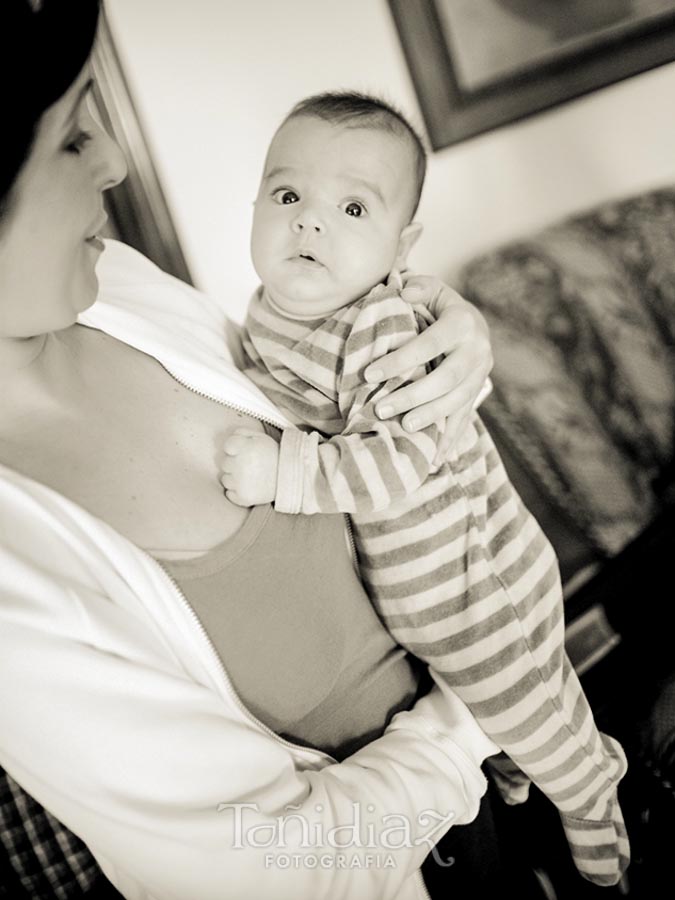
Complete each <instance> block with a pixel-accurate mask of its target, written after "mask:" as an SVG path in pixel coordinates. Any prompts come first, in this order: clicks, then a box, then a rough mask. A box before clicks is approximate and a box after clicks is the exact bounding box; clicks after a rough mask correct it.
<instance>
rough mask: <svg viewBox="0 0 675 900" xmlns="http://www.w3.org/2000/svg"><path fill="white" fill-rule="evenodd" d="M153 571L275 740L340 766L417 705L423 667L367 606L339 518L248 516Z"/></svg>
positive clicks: (257, 512) (258, 511)
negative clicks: (162, 573)
mask: <svg viewBox="0 0 675 900" xmlns="http://www.w3.org/2000/svg"><path fill="white" fill-rule="evenodd" d="M159 562H160V563H161V564H162V566H163V567H164V568H165V570H166V571H167V572H168V573H169V574H170V575H171V576H172V578H173V579H174V581H176V582H177V584H178V586H179V587H180V588H181V590H182V591H183V593H184V594H185V597H186V599H187V600H188V602H189V603H190V605H191V606H192V608H193V609H194V611H195V613H196V614H197V616H198V617H199V619H200V620H201V623H202V625H203V626H204V628H205V629H206V632H207V633H208V635H209V637H210V638H211V641H212V642H213V645H214V647H215V648H216V651H217V652H218V654H219V656H220V658H221V660H222V661H223V664H224V666H225V668H226V671H227V673H228V675H229V677H230V679H231V681H232V683H233V685H234V687H235V689H236V691H237V693H238V694H239V696H240V698H241V699H242V700H243V702H244V703H245V704H246V706H247V707H248V709H249V710H250V711H251V712H252V713H254V715H255V716H256V717H257V718H259V719H260V720H261V721H262V722H263V723H265V724H266V725H267V726H268V727H270V728H271V729H273V730H274V731H275V732H277V733H278V734H280V735H281V736H283V737H285V738H288V739H289V740H292V741H294V742H296V743H300V744H303V745H305V746H311V747H316V748H318V749H321V750H324V751H325V752H327V753H330V754H331V755H332V756H334V757H335V758H337V759H344V757H346V756H348V755H349V754H351V753H353V752H355V751H356V750H357V749H358V748H359V747H361V746H363V745H364V744H366V743H368V742H369V741H371V740H373V739H374V738H376V737H379V735H380V734H381V733H382V731H383V730H384V728H385V727H386V725H387V724H388V723H389V720H390V719H391V717H392V716H393V715H394V713H396V712H398V711H399V710H401V709H408V708H409V707H410V706H411V705H412V704H413V702H414V700H415V698H416V696H417V693H418V689H419V685H420V680H421V677H422V670H421V664H420V663H419V662H418V661H417V660H416V659H414V658H413V657H412V656H411V655H409V654H408V653H406V651H405V650H403V649H402V648H401V647H399V646H398V645H397V644H396V643H395V642H394V640H393V639H392V637H391V636H390V635H389V633H388V632H387V631H386V630H385V628H384V626H383V625H382V623H381V622H380V620H379V618H378V616H377V614H376V613H375V611H374V609H373V607H372V606H371V604H370V601H369V599H368V597H367V595H366V593H365V591H364V588H363V586H362V584H361V582H360V581H359V578H358V576H357V574H356V572H355V571H354V567H353V565H352V561H351V557H350V554H349V550H348V546H347V542H346V539H345V527H344V518H343V517H342V516H341V515H334V516H326V515H318V516H292V515H286V514H283V513H277V512H276V511H275V510H274V509H273V508H272V507H270V506H259V507H254V508H253V509H252V510H251V512H250V513H249V515H248V517H247V519H246V520H245V522H244V525H243V527H242V528H241V529H240V530H239V531H238V532H237V533H236V534H235V535H233V536H232V537H230V538H229V539H228V540H226V541H224V542H223V543H222V544H220V545H218V546H217V547H215V548H213V549H212V550H210V551H208V552H207V553H206V554H203V555H201V556H199V557H196V558H192V559H187V560H184V559H183V560H163V559H160V560H159Z"/></svg>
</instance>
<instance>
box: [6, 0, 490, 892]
mask: <svg viewBox="0 0 675 900" xmlns="http://www.w3.org/2000/svg"><path fill="white" fill-rule="evenodd" d="M96 13H97V9H96V3H95V2H94V0H77V2H75V0H73V2H71V3H68V4H63V3H59V2H58V0H43V2H28V0H5V2H4V3H3V4H2V12H1V13H0V18H1V19H2V20H3V21H2V22H1V23H0V33H2V34H3V35H4V36H8V38H9V41H10V42H11V44H12V46H13V50H14V53H13V54H12V59H22V60H23V61H24V62H26V74H25V76H23V78H22V79H21V80H20V81H21V84H22V90H21V91H20V92H18V93H19V94H20V96H17V97H14V98H9V100H8V102H7V107H6V109H5V112H4V116H5V122H4V129H3V130H4V133H5V135H6V136H7V137H6V138H5V141H6V146H7V148H8V149H7V152H6V153H5V154H4V155H3V162H2V172H1V173H0V196H1V198H2V200H1V203H2V206H1V212H0V368H1V369H2V384H3V390H2V395H1V397H0V463H1V465H0V570H1V571H2V572H3V587H2V604H1V607H0V616H1V617H2V622H1V624H0V641H1V642H2V646H1V647H0V673H1V674H0V678H1V679H2V684H3V685H5V686H6V687H7V686H11V691H9V690H7V689H5V691H3V702H2V704H1V705H0V763H1V764H2V765H3V766H4V768H5V769H6V770H7V772H8V773H9V774H10V775H11V776H12V778H13V779H15V780H16V782H18V783H19V784H20V785H21V786H22V787H23V788H24V789H25V791H26V792H27V793H28V794H29V795H31V796H33V797H34V798H36V800H37V801H38V802H39V803H41V804H43V805H44V807H45V808H46V809H48V810H49V811H50V812H51V813H52V814H53V815H54V816H56V817H57V818H58V819H59V820H60V821H61V822H63V823H64V824H65V826H67V827H68V828H69V829H72V831H73V832H74V833H75V834H77V835H79V836H80V837H81V838H82V839H83V840H84V841H85V842H86V844H87V845H88V847H89V848H90V849H91V851H92V853H93V854H94V856H95V857H96V859H97V860H98V862H99V863H100V865H101V866H102V868H103V870H104V871H105V872H106V874H107V875H108V877H109V878H110V880H111V881H112V882H113V883H114V884H115V885H116V887H117V888H118V889H119V891H120V892H121V893H122V894H123V895H124V896H125V897H130V898H131V897H133V898H136V897H138V898H140V897H156V898H169V897H171V898H173V897H175V898H199V900H208V898H211V897H213V898H216V897H218V898H225V897H233V898H244V897H256V898H264V897H275V898H283V897H293V898H301V897H308V898H310V897H311V898H314V897H317V896H321V897H338V896H349V897H351V898H360V897H363V898H373V897H378V898H379V897H392V898H393V897H400V898H404V897H405V898H407V897H413V896H421V895H422V894H421V893H420V891H421V890H422V883H421V879H420V876H419V871H418V870H419V866H420V865H421V863H422V861H423V860H424V858H425V856H426V854H427V852H428V850H429V847H430V846H431V845H432V844H433V843H434V842H435V840H436V839H437V838H438V837H439V836H440V835H441V834H442V833H443V832H444V831H447V829H448V827H449V826H450V824H456V823H462V822H467V821H470V820H471V819H472V818H473V817H474V816H475V815H476V812H477V809H478V804H479V799H480V797H481V795H482V794H483V792H484V790H485V780H484V778H483V776H482V773H481V771H480V768H479V767H480V764H481V763H482V761H483V759H484V758H485V756H486V755H488V754H490V753H492V752H494V749H495V748H494V745H492V744H491V743H490V742H489V741H488V740H487V739H486V738H485V737H484V735H483V734H482V732H480V731H479V730H478V729H477V727H476V726H475V723H474V722H473V720H472V718H471V717H470V716H469V715H468V713H467V712H466V710H465V709H464V707H463V706H462V705H461V704H460V703H459V702H458V701H457V700H456V699H455V698H453V697H452V696H451V695H449V694H448V695H447V696H445V697H442V696H441V693H440V691H439V689H438V688H437V687H434V688H433V689H432V690H431V691H430V692H429V693H428V694H426V695H425V696H422V697H421V699H417V698H418V696H419V694H420V693H421V692H422V691H421V673H420V672H419V670H418V669H417V668H416V667H415V665H414V663H413V661H411V660H410V659H409V658H408V657H407V656H406V655H405V654H404V653H403V651H401V650H400V649H399V648H396V647H395V646H394V645H392V644H391V643H389V639H388V638H387V636H386V634H385V632H384V630H383V629H382V628H381V626H380V625H379V622H378V621H377V620H376V619H375V617H374V616H373V614H372V611H371V610H370V607H369V605H368V603H367V601H366V599H365V595H364V594H363V592H362V589H361V588H360V584H359V582H358V580H357V578H356V576H355V574H354V570H353V565H352V561H351V558H350V554H349V549H348V547H347V545H346V542H345V539H344V538H345V532H344V524H343V520H342V519H341V517H315V518H312V519H309V518H307V519H302V518H301V519H300V520H298V519H297V518H292V521H291V522H289V521H288V519H289V517H285V516H281V515H277V514H275V513H274V512H273V511H272V510H269V509H263V510H262V516H258V517H255V516H254V514H253V513H252V514H250V515H249V514H248V513H247V511H245V510H243V509H240V508H238V507H236V506H233V505H232V504H230V503H228V502H227V500H226V499H225V498H224V496H223V490H222V487H221V486H220V484H219V483H218V477H217V476H218V471H219V467H218V460H217V454H216V450H215V448H217V447H219V446H221V445H222V440H223V438H224V436H225V435H226V434H227V433H228V431H229V430H231V429H232V428H234V427H236V426H238V425H241V424H242V423H246V424H248V425H249V426H256V424H257V425H258V426H259V427H263V425H261V424H260V421H259V420H263V423H264V427H267V428H268V429H272V428H273V427H274V426H282V425H283V424H284V423H283V421H282V420H281V418H280V417H279V415H278V413H277V412H276V410H274V409H273V408H272V407H271V406H270V405H269V403H267V401H266V400H265V399H264V398H263V397H262V396H260V395H258V394H257V393H256V392H255V391H254V390H253V389H252V387H251V386H250V384H248V383H247V382H246V380H245V379H244V378H243V377H242V376H240V375H239V374H238V373H237V371H236V369H235V368H234V366H233V365H232V363H231V361H230V359H229V357H228V355H227V351H226V350H225V343H224V335H225V330H226V322H225V320H224V318H223V315H222V313H221V311H220V310H219V309H218V308H217V307H216V306H215V304H212V303H210V302H209V300H208V299H207V298H206V297H204V296H202V295H200V294H198V292H196V291H194V290H193V289H191V288H188V287H187V286H186V285H183V284H182V283H180V282H177V281H176V280H175V279H172V278H170V277H169V276H166V275H164V274H163V273H161V272H159V271H158V270H157V269H156V268H155V267H154V266H153V265H152V264H150V263H149V262H148V261H147V260H146V259H144V258H143V257H141V256H140V255H139V254H137V253H135V251H132V250H130V248H127V247H124V246H123V245H120V244H116V243H114V242H113V243H112V244H111V245H110V246H109V247H108V248H107V249H106V250H105V252H104V253H103V254H102V250H103V244H102V242H101V241H100V239H99V238H98V237H97V232H98V231H99V230H100V229H101V227H102V225H103V223H104V221H105V214H104V212H103V203H102V200H103V193H104V191H105V190H107V189H108V188H110V187H112V186H113V185H115V184H116V183H118V182H119V181H120V180H121V179H122V178H123V177H124V175H125V166H124V161H123V159H122V157H121V154H120V151H119V149H118V148H117V147H116V146H115V144H114V143H113V142H112V141H111V139H110V138H109V137H108V136H107V135H106V134H105V133H104V132H103V131H102V130H101V129H100V127H99V125H98V124H97V122H96V121H95V120H94V118H93V117H92V115H91V112H90V111H89V108H88V106H87V94H88V90H89V86H90V72H89V68H88V64H87V58H88V55H89V51H90V48H91V42H92V39H93V35H94V31H95V24H96ZM3 56H4V57H5V61H4V62H3V65H5V66H6V65H8V63H7V61H6V55H3ZM34 60H40V64H39V66H36V65H35V64H34V62H33V61H34ZM12 74H13V75H14V76H15V77H16V73H14V72H12ZM8 77H9V73H7V72H5V83H6V84H7V83H8V82H7V78H8ZM97 264H98V278H99V279H100V282H101V292H100V298H99V300H98V302H97V303H96V304H95V305H94V306H93V307H92V304H94V300H95V299H96V296H97V289H98V284H97V274H96V271H95V269H96V266H97ZM421 283H423V284H426V282H421ZM434 287H435V286H434V285H432V289H433V288H434ZM436 293H437V294H439V296H438V297H436V301H435V302H436V303H437V307H438V309H439V310H443V309H445V310H446V311H445V312H444V313H443V315H442V316H441V320H440V321H439V322H438V323H437V325H436V326H434V327H433V328H431V329H429V331H428V332H427V333H426V334H425V335H424V336H422V337H420V338H418V339H417V340H416V341H414V342H412V343H411V344H410V345H409V346H408V347H407V348H404V350H403V351H399V353H398V354H396V355H392V356H391V357H389V358H388V359H387V361H386V362H384V363H383V368H385V367H386V368H387V369H388V370H389V372H388V373H387V374H390V373H391V372H393V371H395V370H405V369H407V368H409V367H410V360H411V359H412V360H413V361H414V362H416V363H419V362H420V361H422V360H424V359H427V358H433V357H434V356H436V355H437V354H438V344H439V342H442V341H445V343H446V344H450V340H449V339H448V334H453V333H455V332H456V331H457V329H458V328H459V329H462V328H463V329H464V333H465V334H466V337H465V338H464V341H463V343H462V342H460V346H459V348H458V349H457V350H456V352H455V353H453V355H452V358H451V359H450V360H448V361H447V362H446V363H445V364H444V365H443V366H441V367H440V368H438V369H437V370H436V372H435V374H434V375H433V376H431V377H427V378H426V379H424V380H423V381H421V382H420V383H419V384H417V385H415V386H411V387H409V388H408V389H406V390H402V391H400V392H399V394H398V395H397V396H396V402H395V404H394V401H392V403H393V404H394V405H395V406H396V407H397V408H398V409H399V410H400V409H406V408H410V407H412V406H417V407H418V408H417V409H416V410H415V412H414V413H413V414H414V415H415V417H416V418H417V419H418V420H419V421H418V425H419V426H421V425H423V424H425V422H426V421H428V420H430V419H436V418H438V416H439V415H441V414H445V413H447V412H448V411H451V412H453V411H454V412H455V413H456V414H457V416H459V417H461V416H462V415H463V414H464V413H465V411H466V408H467V407H469V408H470V406H471V404H472V402H473V398H474V396H475V394H477V393H478V388H479V387H480V385H481V384H482V382H483V380H484V377H485V370H486V365H485V361H484V360H482V361H481V362H479V363H478V364H475V363H472V361H475V359H476V358H477V357H478V356H483V357H485V356H489V352H488V351H487V350H486V340H485V337H484V333H483V328H482V324H481V323H480V321H479V320H478V319H477V317H476V315H475V314H473V313H472V314H467V310H466V307H465V306H464V305H462V304H461V302H460V301H457V300H454V299H453V298H452V297H451V295H450V292H449V290H448V289H443V290H441V291H438V290H437V291H436ZM430 299H431V298H430ZM476 345H477V349H475V350H471V349H470V348H471V346H474V347H475V346H476ZM467 361H468V362H469V363H472V366H471V368H472V369H473V372H472V375H471V376H470V377H467V378H465V379H464V384H463V385H462V386H461V387H460V388H459V389H458V390H456V391H455V392H454V393H453V394H451V395H450V396H449V397H444V396H440V399H438V395H439V393H440V394H442V392H443V391H446V390H447V389H448V388H449V387H450V386H452V384H453V382H454V380H455V378H454V376H453V371H454V369H455V368H457V367H458V368H459V369H463V368H467V365H468V363H467ZM434 397H436V398H437V399H436V400H434V402H433V403H430V404H429V403H425V402H424V401H429V400H430V399H432V398H434ZM420 404H421V405H420ZM214 554H215V555H216V556H217V557H218V565H217V566H214V565H212V563H213V559H214ZM195 561H196V562H195ZM204 561H206V563H207V568H208V567H209V566H210V567H211V569H210V570H209V571H208V572H206V573H204V571H202V570H201V569H200V568H199V567H200V566H202V564H203V563H204ZM327 567H328V571H326V568H327ZM193 570H199V571H198V572H197V577H195V578H193V576H194V575H195V571H193ZM175 571H177V572H178V574H177V575H176V576H175V579H174V580H173V581H172V579H171V577H170V576H169V574H167V572H172V573H173V572H175ZM210 577H215V578H223V579H224V580H225V581H224V582H223V583H225V582H226V584H227V590H226V591H224V592H223V596H222V597H219V598H218V603H216V604H215V605H214V604H213V603H212V604H211V605H210V606H209V605H208V604H204V602H203V601H204V597H203V596H202V594H203V591H202V593H201V594H200V588H199V584H197V586H196V587H195V584H196V582H199V583H200V584H201V585H202V587H203V586H204V585H206V587H207V588H208V589H209V590H210V589H211V587H212V584H211V583H210V582H208V578H210ZM200 579H202V581H200ZM203 579H207V580H206V581H204V580H203ZM176 580H177V581H178V582H179V583H180V586H181V588H183V590H181V589H179V587H178V586H177V584H176ZM185 592H187V593H188V594H190V595H193V597H194V605H195V607H196V608H197V611H198V614H199V615H197V614H196V613H195V611H194V610H193V608H192V607H191V605H190V604H189V603H188V602H187V601H186V599H185V596H184V594H185ZM279 610H281V611H282V613H283V614H281V615H279ZM313 611H314V612H313ZM199 619H201V620H202V622H201V623H200V621H199ZM366 637H367V638H368V639H367V640H365V638H366ZM365 645H367V650H364V646H365ZM221 658H224V659H225V666H227V671H226V669H225V666H224V665H223V664H222V663H221ZM357 672H358V680H357V679H356V674H357ZM326 673H328V674H326ZM384 676H386V677H384ZM359 687H360V688H361V690H357V688H359ZM401 710H402V711H401ZM398 711H400V712H398ZM347 712H348V715H347V714H346V713H347ZM397 712H398V714H397V715H395V716H394V717H393V718H392V716H393V714H394V713H397ZM270 723H271V724H272V726H273V728H274V730H273V728H270V727H269V724H270ZM275 731H277V732H281V733H288V736H287V738H283V737H279V736H278V735H277V734H276V733H275ZM317 735H318V736H319V737H318V738H317ZM378 735H381V736H378ZM319 739H321V740H324V739H325V746H331V747H332V748H334V750H335V755H336V756H339V757H340V759H342V761H341V762H339V763H338V762H336V760H335V758H333V757H330V756H328V755H326V754H325V753H321V752H318V751H316V750H314V749H312V748H311V747H310V746H308V745H310V744H314V745H316V743H317V740H319ZM354 750H356V752H353V751H354ZM392 816H395V817H396V819H397V822H398V834H397V835H394V834H392V833H391V831H389V832H388V834H384V832H385V831H386V830H387V823H388V822H390V819H387V817H392ZM355 817H356V818H357V819H358V820H359V823H361V827H362V829H363V832H362V834H363V835H366V834H367V835H369V836H370V837H369V838H368V841H370V843H371V846H370V848H369V847H367V846H364V840H362V839H360V838H359V839H357V838H356V837H354V838H353V839H352V840H347V842H346V843H345V841H344V839H343V841H342V842H341V841H340V840H338V835H339V833H338V832H335V831H331V829H335V828H337V827H340V828H343V829H345V831H344V832H343V833H342V834H343V838H344V837H345V836H347V831H346V829H347V828H349V827H352V828H355V827H356V826H355ZM388 827H389V828H390V829H391V825H389V826H388ZM368 828H369V829H371V830H369V831H367V829H368ZM357 830H358V829H357ZM351 833H352V835H353V834H354V832H351ZM366 843H367V841H366ZM287 860H290V861H287Z"/></svg>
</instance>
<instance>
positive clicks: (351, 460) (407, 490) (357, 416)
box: [275, 290, 441, 514]
mask: <svg viewBox="0 0 675 900" xmlns="http://www.w3.org/2000/svg"><path fill="white" fill-rule="evenodd" d="M417 333H418V328H417V324H416V317H415V313H414V311H413V309H412V308H411V307H410V306H409V304H407V303H405V301H404V300H402V299H401V298H400V297H399V296H398V294H394V293H393V292H392V291H388V290H384V291H382V292H379V293H376V294H374V295H372V294H371V295H369V297H368V298H367V299H366V300H365V301H361V303H360V304H359V309H358V313H357V314H356V315H355V317H354V320H353V322H352V324H351V328H350V330H349V333H348V335H347V336H346V338H345V340H344V345H343V353H342V357H341V360H340V371H339V372H338V373H337V376H336V379H335V384H336V403H337V408H338V411H339V416H340V418H341V419H342V422H343V429H342V432H341V433H340V434H336V435H333V436H331V437H329V438H324V437H323V436H322V435H321V434H319V433H318V432H316V431H314V432H310V433H306V432H299V431H294V430H292V429H290V430H286V431H285V432H284V434H283V436H282V440H281V450H280V456H279V470H278V479H277V482H278V484H277V496H276V500H275V506H276V508H277V509H278V510H279V511H281V512H290V513H306V514H308V513H309V514H311V513H338V512H341V513H352V514H353V513H358V514H364V513H365V514H367V513H369V512H371V511H375V510H379V509H384V508H386V507H387V506H390V505H391V504H392V503H394V502H395V501H397V500H399V499H400V498H402V497H404V496H409V495H410V494H412V493H414V491H416V490H417V489H418V488H419V486H420V485H421V484H423V483H424V482H425V480H426V479H427V477H428V475H429V474H430V472H431V470H432V467H433V461H434V457H435V455H436V450H437V446H438V441H439V438H440V433H441V432H440V430H439V428H438V426H436V425H431V426H429V427H428V428H426V429H423V430H421V431H418V432H415V433H413V434H410V433H408V432H406V431H405V430H404V429H403V427H402V426H401V422H400V420H399V419H398V418H394V419H388V420H386V421H381V420H380V419H378V418H377V416H376V414H375V404H376V403H377V402H378V401H379V400H381V399H382V398H383V397H385V396H387V395H388V394H389V393H391V392H392V391H394V390H396V389H397V388H399V387H401V386H402V385H403V384H405V383H407V382H408V381H410V380H411V379H413V378H414V377H415V376H416V375H418V374H420V373H419V371H417V370H416V371H413V372H410V373H407V377H403V378H395V379H390V380H389V381H387V382H384V383H381V384H378V385H372V384H368V383H366V382H365V379H364V370H365V368H366V367H367V366H368V365H369V364H370V363H371V362H373V360H375V359H378V358H379V357H381V356H384V355H385V354H386V353H388V352H390V351H391V350H395V349H396V348H398V347H400V346H402V345H403V344H404V343H406V342H407V341H408V340H409V339H410V338H411V337H413V336H414V335H416V334H417ZM305 343H306V342H305ZM296 349H297V348H296ZM316 360H317V357H316V355H315V356H314V358H313V360H312V364H313V366H316V364H317V363H316ZM315 378H316V376H315Z"/></svg>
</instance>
